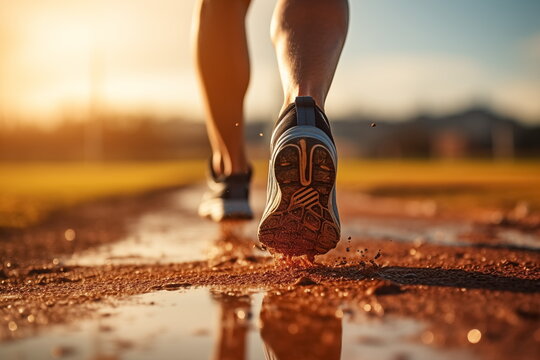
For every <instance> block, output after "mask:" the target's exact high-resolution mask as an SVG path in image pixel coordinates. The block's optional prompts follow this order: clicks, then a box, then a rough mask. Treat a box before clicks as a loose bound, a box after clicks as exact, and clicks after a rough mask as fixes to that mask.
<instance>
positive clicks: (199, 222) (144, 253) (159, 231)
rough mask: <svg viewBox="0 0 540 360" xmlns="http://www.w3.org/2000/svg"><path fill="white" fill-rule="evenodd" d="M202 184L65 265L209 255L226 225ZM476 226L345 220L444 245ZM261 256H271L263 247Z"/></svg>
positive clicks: (517, 236) (534, 239) (525, 238)
mask: <svg viewBox="0 0 540 360" xmlns="http://www.w3.org/2000/svg"><path fill="white" fill-rule="evenodd" d="M203 189H204V188H202V187H194V188H189V189H187V190H186V189H184V190H180V191H178V192H176V193H175V194H174V195H172V196H171V203H170V204H169V206H167V207H166V208H164V209H163V210H160V211H155V212H152V213H147V214H144V215H143V216H141V217H139V218H138V219H135V220H134V222H133V223H132V224H131V226H130V228H129V230H128V236H127V237H126V238H124V239H121V240H119V241H117V242H115V243H113V244H109V245H105V246H101V247H98V248H95V249H90V250H87V251H84V252H82V253H79V254H76V255H74V256H72V257H70V258H67V259H62V260H63V262H64V263H65V264H70V265H83V266H95V265H104V264H156V263H161V264H165V263H175V262H185V261H201V260H207V259H208V255H209V251H211V250H212V248H213V245H214V241H215V240H216V239H219V238H220V237H222V234H221V231H222V229H221V227H220V226H219V225H218V224H215V223H213V222H211V221H208V220H205V219H201V218H199V217H198V216H197V215H196V209H197V206H198V204H199V201H200V199H201V196H202V193H203ZM252 199H253V200H252V206H253V209H254V212H255V214H256V218H257V216H258V214H260V213H261V212H262V209H263V207H264V191H263V190H261V189H255V190H254V195H253V196H252ZM473 230H474V226H473V225H472V224H469V223H459V222H433V221H432V220H424V219H392V218H385V219H378V218H375V219H374V218H360V219H354V220H350V221H346V222H344V223H343V227H342V234H343V235H344V236H352V237H353V238H362V237H364V238H370V239H380V240H392V241H402V242H411V243H413V242H427V243H432V244H438V245H459V246H470V245H471V243H468V242H465V241H463V240H462V239H461V236H462V235H463V234H468V233H471V232H472V231H473ZM236 232H241V233H244V234H248V235H249V236H250V237H251V238H250V239H249V241H250V242H251V243H252V244H253V243H254V242H253V241H254V240H255V239H254V236H255V235H254V234H256V233H257V221H249V222H246V223H244V224H243V225H242V229H237V230H236ZM496 236H497V237H496V238H495V239H494V243H500V244H505V245H513V246H520V247H527V248H531V249H540V238H539V237H538V236H536V235H532V234H527V233H523V232H521V231H518V230H503V231H499V232H497V233H496ZM257 255H260V256H264V255H268V254H267V253H264V252H258V253H257Z"/></svg>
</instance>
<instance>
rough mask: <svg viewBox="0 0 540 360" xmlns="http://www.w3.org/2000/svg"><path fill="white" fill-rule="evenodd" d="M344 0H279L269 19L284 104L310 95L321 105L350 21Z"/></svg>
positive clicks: (346, 3)
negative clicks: (298, 97) (271, 18)
mask: <svg viewBox="0 0 540 360" xmlns="http://www.w3.org/2000/svg"><path fill="white" fill-rule="evenodd" d="M348 19H349V5H348V2H347V0H309V1H306V0H278V4H277V6H276V9H275V11H274V16H273V20H272V29H271V33H272V40H273V43H274V46H275V49H276V55H277V59H278V65H279V71H280V74H281V82H282V85H283V93H284V105H283V106H284V107H285V106H287V105H288V104H290V103H292V102H294V99H295V98H296V97H297V96H311V97H313V99H314V100H315V102H316V103H317V105H318V106H319V107H320V108H322V109H324V103H325V101H326V95H327V94H328V90H329V89H330V85H331V83H332V79H333V77H334V73H335V70H336V66H337V63H338V60H339V56H340V54H341V50H342V49H343V45H344V43H345V37H346V35H347V28H348V22H349V20H348Z"/></svg>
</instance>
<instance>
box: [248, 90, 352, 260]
mask: <svg viewBox="0 0 540 360" xmlns="http://www.w3.org/2000/svg"><path fill="white" fill-rule="evenodd" d="M336 169H337V152H336V146H335V144H334V140H333V138H332V134H331V131H330V123H329V122H328V119H327V118H326V115H325V114H324V113H323V112H322V110H321V109H320V108H318V107H317V106H316V104H315V101H314V100H313V98H311V97H310V96H299V97H297V98H296V100H295V102H294V103H293V104H290V105H289V106H288V107H287V108H286V109H285V110H284V111H283V113H282V115H281V116H280V117H279V119H278V121H277V122H276V125H275V127H274V132H273V134H272V139H271V158H270V163H269V172H268V188H267V199H266V208H265V210H264V213H263V216H262V219H261V222H260V224H259V231H258V236H259V241H260V242H261V243H262V244H263V245H265V246H266V247H267V248H269V249H270V251H271V252H277V253H281V254H284V255H287V256H301V255H307V256H308V258H313V257H314V256H315V255H320V254H324V253H326V252H328V251H329V250H330V249H333V248H334V247H336V245H337V243H338V241H339V239H340V229H341V227H340V222H339V215H338V210H337V206H336V189H335V187H336Z"/></svg>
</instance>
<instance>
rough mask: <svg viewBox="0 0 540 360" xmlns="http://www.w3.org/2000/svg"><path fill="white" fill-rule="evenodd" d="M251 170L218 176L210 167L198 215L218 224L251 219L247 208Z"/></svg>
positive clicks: (249, 210) (248, 207)
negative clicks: (205, 190)
mask: <svg viewBox="0 0 540 360" xmlns="http://www.w3.org/2000/svg"><path fill="white" fill-rule="evenodd" d="M251 173H252V171H251V168H250V169H249V171H248V172H247V173H245V174H232V175H229V176H218V175H216V173H215V172H214V169H213V168H212V165H210V166H209V170H208V190H207V192H206V193H205V194H204V196H203V199H202V201H201V204H200V205H199V215H200V216H201V217H205V218H209V219H211V220H213V221H216V222H220V221H223V220H244V219H245V220H248V219H253V212H252V211H251V207H250V206H249V184H250V180H251Z"/></svg>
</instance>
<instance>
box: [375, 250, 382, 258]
mask: <svg viewBox="0 0 540 360" xmlns="http://www.w3.org/2000/svg"><path fill="white" fill-rule="evenodd" d="M380 257H381V249H379V251H378V252H377V255H375V257H374V258H373V260H377V259H378V258H380Z"/></svg>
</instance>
